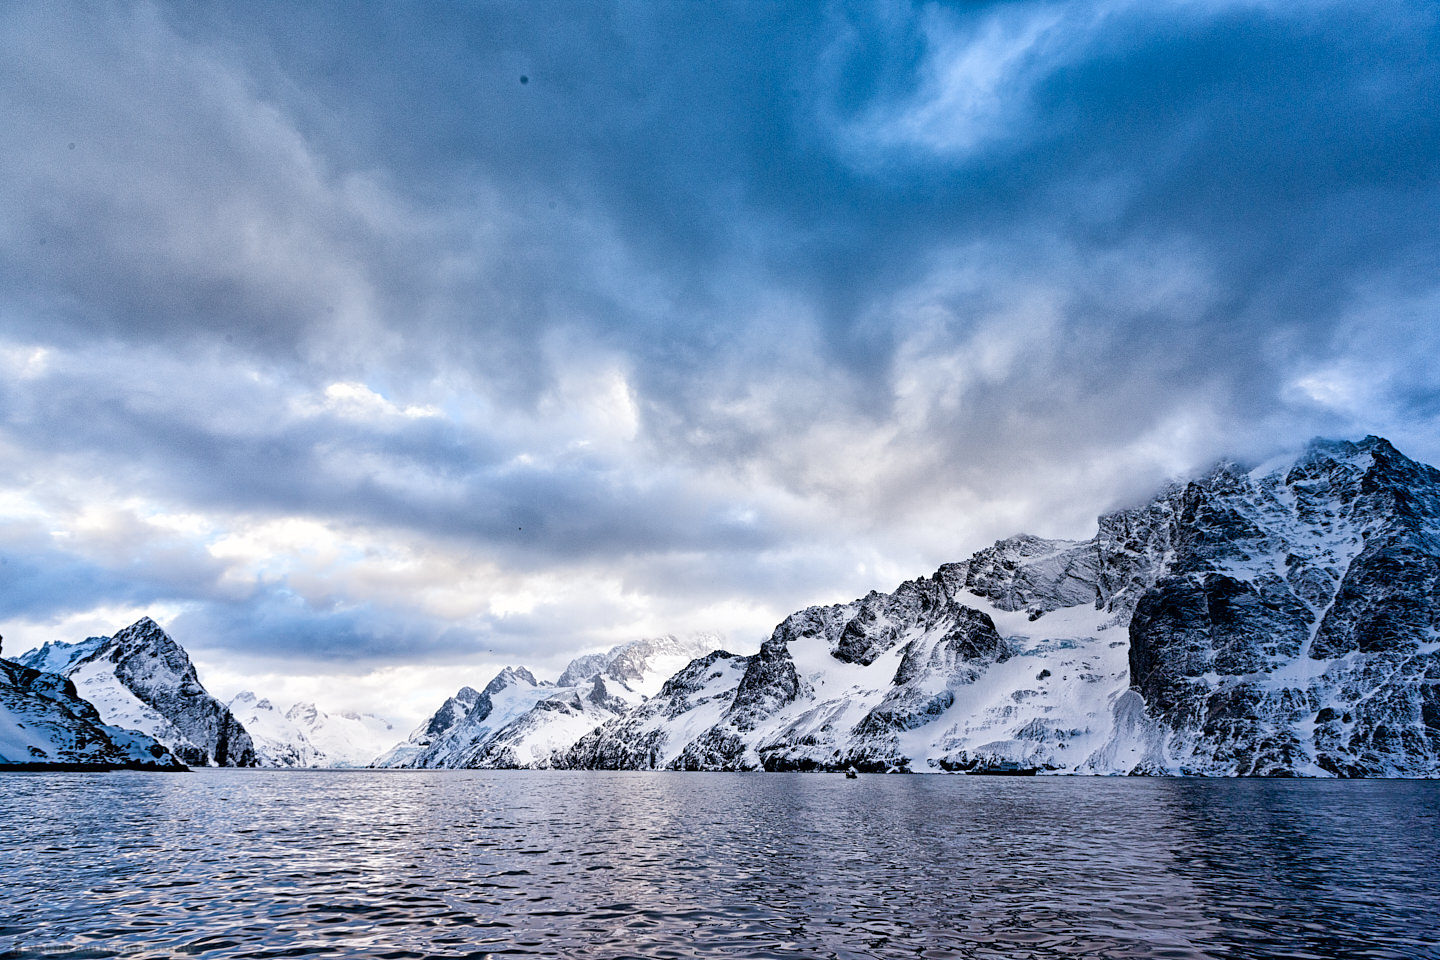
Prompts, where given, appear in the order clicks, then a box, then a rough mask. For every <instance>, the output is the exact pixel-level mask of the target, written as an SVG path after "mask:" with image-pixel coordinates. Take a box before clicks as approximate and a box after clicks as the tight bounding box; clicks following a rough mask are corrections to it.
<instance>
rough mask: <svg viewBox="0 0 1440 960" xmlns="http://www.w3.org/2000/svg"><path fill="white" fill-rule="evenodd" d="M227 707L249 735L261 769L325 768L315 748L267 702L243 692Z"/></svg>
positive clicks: (298, 729)
mask: <svg viewBox="0 0 1440 960" xmlns="http://www.w3.org/2000/svg"><path fill="white" fill-rule="evenodd" d="M226 706H228V707H229V708H230V712H231V713H233V714H234V715H235V719H237V720H239V721H240V725H241V726H243V727H244V728H245V730H246V732H248V733H249V734H250V739H251V741H253V742H254V744H255V756H256V759H257V760H258V761H259V765H260V766H262V767H315V766H324V764H322V763H320V762H319V760H320V752H319V751H318V750H316V749H315V745H314V744H312V743H311V742H310V740H309V739H308V738H307V737H306V736H305V734H304V733H303V732H302V731H301V730H300V728H299V727H298V726H296V725H295V724H294V723H293V722H291V720H290V718H289V717H287V716H285V714H284V713H283V712H281V711H280V710H279V709H278V708H277V707H276V706H275V705H274V704H273V703H271V702H270V701H269V700H268V699H266V698H263V697H259V696H256V695H255V694H254V693H252V692H251V691H249V690H243V691H241V692H240V693H238V694H236V695H235V697H234V698H233V699H232V700H231V701H230V702H229V703H228V704H226Z"/></svg>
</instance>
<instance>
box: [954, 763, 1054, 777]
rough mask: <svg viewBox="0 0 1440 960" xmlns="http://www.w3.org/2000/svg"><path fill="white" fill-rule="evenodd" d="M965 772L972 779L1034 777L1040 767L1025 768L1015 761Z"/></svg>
mask: <svg viewBox="0 0 1440 960" xmlns="http://www.w3.org/2000/svg"><path fill="white" fill-rule="evenodd" d="M965 772H966V773H968V774H970V775H971V776H972V777H974V776H980V777H1033V776H1035V774H1037V773H1039V772H1040V771H1039V768H1038V767H1027V766H1023V765H1022V764H1019V763H1017V762H1016V761H1014V760H1000V761H997V762H996V763H994V764H991V765H990V766H988V767H975V768H974V769H973V770H966V771H965Z"/></svg>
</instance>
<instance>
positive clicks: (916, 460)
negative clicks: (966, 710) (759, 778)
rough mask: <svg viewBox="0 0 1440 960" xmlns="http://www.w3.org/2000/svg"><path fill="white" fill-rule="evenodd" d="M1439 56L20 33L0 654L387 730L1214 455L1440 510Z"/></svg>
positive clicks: (498, 32) (0, 95) (152, 15)
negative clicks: (344, 711) (97, 664)
mask: <svg viewBox="0 0 1440 960" xmlns="http://www.w3.org/2000/svg"><path fill="white" fill-rule="evenodd" d="M1437 43H1440V24H1437V14H1436V11H1435V10H1434V8H1433V7H1432V6H1430V5H1428V4H1418V3H1417V4H1404V3H1396V4H1387V5H1382V6H1379V7H1377V6H1373V5H1364V4H1347V3H1317V4H1304V5H1300V6H1298V7H1297V6H1293V5H1281V4H1269V3H1260V2H1253V3H1242V2H1208V3H1195V2H1184V3H1182V2H1173V3H1161V4H1138V3H1132V2H1099V3H1094V4H1064V5H1061V4H1051V3H1023V2H1022V3H1005V4H994V5H986V4H965V5H958V6H954V7H950V6H937V5H916V6H909V5H906V4H897V3H875V4H865V3H857V4H844V5H833V6H824V7H820V6H816V5H813V4H799V5H796V6H795V7H794V8H792V9H782V8H779V7H776V6H774V5H754V4H741V5H735V6H727V5H723V4H713V5H705V6H693V5H683V6H682V5H654V4H633V5H632V4H615V5H611V4H595V5H585V6H574V5H566V6H565V7H564V14H563V16H561V15H558V13H557V8H556V7H552V6H547V5H545V4H526V5H519V4H517V5H494V6H482V7H455V8H451V7H438V8H412V7H388V6H387V7H381V8H378V9H362V8H356V7H354V6H353V5H348V4H347V5H341V4H336V5H325V4H313V5H306V6H305V7H304V8H300V9H297V8H295V7H294V6H293V5H282V4H276V5H265V4H261V5H254V4H245V5H235V6H227V5H207V6H204V7H201V8H195V7H193V6H191V5H175V6H170V5H154V4H128V3H118V4H114V5H105V6H102V7H100V8H98V10H95V9H92V10H88V11H85V12H83V13H82V12H78V11H66V10H62V9H59V8H56V7H54V6H53V5H48V4H33V5H28V4H16V5H11V6H9V7H7V8H6V9H5V11H4V12H3V13H0V52H3V55H0V115H4V116H5V117H6V127H7V135H6V136H5V137H3V138H0V461H3V462H4V463H5V464H6V465H7V469H6V470H4V471H3V472H0V561H3V562H0V621H3V622H4V623H5V629H4V632H5V633H6V634H7V636H9V637H11V638H12V639H11V640H10V641H9V644H10V645H11V646H12V647H14V646H15V645H17V644H18V645H20V646H28V645H30V643H31V642H34V643H38V642H40V641H41V640H44V639H73V638H74V637H73V636H71V634H73V632H74V631H76V630H82V629H83V630H87V631H99V630H102V629H103V630H110V629H114V628H116V627H118V626H121V625H122V624H121V623H118V622H114V620H115V618H117V617H118V618H124V617H128V616H130V615H131V614H135V615H138V614H139V613H140V612H147V611H148V612H158V613H160V614H161V615H162V616H164V617H167V618H168V622H169V624H170V625H171V627H172V628H173V629H174V630H175V632H176V633H177V635H178V636H179V639H180V640H181V642H182V643H184V644H185V645H186V646H187V647H189V648H190V649H192V650H193V651H194V652H195V653H196V655H197V658H198V659H200V660H201V662H202V665H204V666H205V667H206V669H207V670H209V671H210V675H211V676H213V677H214V678H216V682H217V683H219V684H220V685H221V686H226V685H230V686H235V687H238V686H240V685H244V683H245V680H246V679H247V677H249V678H252V679H253V678H256V677H258V678H260V679H261V680H266V681H268V682H270V683H272V684H276V685H280V686H284V687H285V689H286V690H289V691H293V692H295V693H296V694H297V695H298V694H300V693H306V692H309V693H313V692H314V691H315V690H316V689H321V688H324V687H333V686H334V684H332V683H331V681H330V679H329V678H333V677H337V676H341V675H344V676H346V677H349V678H351V681H350V682H352V683H353V684H354V685H355V686H354V689H356V690H359V691H362V692H363V694H364V696H367V697H379V696H381V695H382V692H383V688H384V686H385V684H386V683H390V684H391V686H392V688H393V689H392V693H391V694H390V696H391V697H392V700H393V702H392V703H389V704H386V703H373V702H372V703H369V704H368V706H371V707H376V706H378V707H381V708H382V710H383V709H384V708H386V707H387V706H388V707H389V708H390V711H391V712H392V713H396V714H400V715H414V714H415V713H418V712H420V711H421V710H423V709H424V708H425V706H426V703H425V700H426V698H430V697H433V696H435V695H437V694H439V695H443V693H445V692H448V691H447V690H446V689H445V688H448V687H453V686H455V685H457V684H456V683H455V680H456V679H457V678H456V676H455V671H456V670H457V669H459V670H462V671H473V675H472V674H468V673H467V676H466V677H464V678H463V679H467V680H471V681H474V680H477V679H478V680H481V681H483V679H484V676H483V674H484V672H485V671H486V670H487V669H489V668H490V667H492V666H495V665H498V664H499V663H501V662H508V661H517V660H518V661H527V662H532V663H535V664H538V665H540V666H542V667H545V666H550V667H553V666H556V665H558V664H559V663H561V662H562V661H563V660H564V658H565V657H566V656H568V655H570V654H572V653H575V652H579V651H580V650H583V649H587V648H591V647H594V646H598V645H602V644H608V643H612V642H618V641H620V640H624V639H629V638H631V637H634V636H637V635H643V634H646V633H655V632H662V631H686V630H693V629H720V630H723V631H726V632H728V633H729V635H730V637H731V643H732V645H733V646H735V647H737V648H742V649H743V648H748V647H753V646H754V645H755V644H756V643H758V641H759V639H760V638H761V637H762V636H763V635H764V633H765V632H766V631H767V630H768V628H769V627H770V626H771V625H772V624H773V622H774V621H776V620H777V619H778V618H779V617H781V616H783V615H784V614H785V613H787V612H788V611H790V610H791V609H793V608H795V607H797V606H801V605H804V604H808V603H812V602H828V601H834V600H840V599H847V598H848V597H850V596H852V595H855V594H857V593H861V592H864V591H865V590H868V589H870V588H872V587H878V588H888V587H890V586H892V585H893V583H894V581H896V580H898V579H899V578H901V577H905V576H912V575H915V574H919V573H922V572H926V571H927V570H929V569H932V568H933V567H934V566H935V565H937V564H938V563H940V562H943V561H946V560H950V559H955V558H957V557H960V556H963V555H965V554H966V553H968V552H969V551H971V550H973V549H976V548H977V547H980V546H983V545H984V544H985V543H986V542H988V541H989V540H991V539H993V538H995V537H998V536H1003V535H1008V534H1010V533H1014V532H1016V531H1019V530H1022V529H1024V530H1030V531H1033V532H1037V533H1042V534H1051V535H1067V534H1068V535H1084V534H1085V533H1086V532H1087V528H1088V526H1089V524H1090V523H1091V522H1092V520H1093V517H1094V515H1095V514H1096V513H1097V512H1099V511H1100V510H1102V509H1105V508H1108V507H1111V506H1114V505H1116V504H1120V503H1124V502H1128V501H1132V500H1134V499H1137V498H1140V497H1143V496H1144V495H1145V494H1146V493H1147V492H1148V491H1149V490H1151V489H1153V487H1155V486H1156V485H1157V484H1158V483H1160V482H1161V481H1162V480H1163V479H1164V478H1166V477H1168V476H1171V475H1174V474H1177V473H1183V472H1185V471H1188V470H1192V469H1195V468H1197V467H1198V466H1200V465H1202V464H1204V463H1205V462H1207V461H1209V460H1212V459H1214V458H1216V457H1219V456H1222V455H1230V456H1239V457H1256V458H1259V457H1263V456H1265V455H1267V454H1269V453H1272V452H1274V451H1275V450H1278V449H1280V448H1283V447H1288V446H1292V445H1294V444H1297V443H1299V442H1303V441H1304V440H1305V439H1307V438H1308V437H1309V436H1312V435H1315V434H1327V435H1356V434H1364V433H1369V432H1375V433H1383V434H1385V435H1387V436H1389V437H1390V438H1391V439H1392V440H1394V441H1395V442H1396V443H1397V444H1398V445H1400V446H1401V448H1402V449H1404V450H1406V451H1407V452H1409V453H1411V454H1412V455H1413V456H1417V457H1420V458H1422V459H1428V460H1430V461H1432V462H1433V461H1436V460H1440V439H1437V438H1440V431H1437V426H1440V393H1437V389H1436V387H1435V380H1434V377H1433V370H1434V369H1435V366H1436V360H1437V359H1440V322H1437V321H1440V285H1437V282H1436V280H1435V278H1436V277H1437V276H1440V237H1437V234H1436V231H1435V228H1434V225H1435V224H1436V223H1437V222H1440V114H1437V112H1436V111H1435V109H1434V105H1435V104H1436V103H1440V57H1437V55H1436V51H1437ZM427 670H428V671H430V672H429V673H426V672H425V671H427ZM397 671H398V672H397ZM403 671H410V672H409V673H406V674H404V679H400V673H399V672H403ZM356 696H360V694H358V693H357V694H356ZM321 699H322V700H323V699H324V696H323V695H321ZM338 705H345V704H338Z"/></svg>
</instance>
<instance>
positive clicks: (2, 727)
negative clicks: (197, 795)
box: [0, 660, 184, 770]
mask: <svg viewBox="0 0 1440 960" xmlns="http://www.w3.org/2000/svg"><path fill="white" fill-rule="evenodd" d="M17 766H23V767H39V768H44V767H51V766H64V767H68V768H81V769H97V770H106V769H113V768H117V767H128V768H138V769H153V770H183V769H184V766H183V765H182V764H181V763H180V762H179V761H178V760H176V759H175V757H174V756H173V755H172V754H171V753H170V751H168V750H166V749H165V747H163V746H162V745H160V744H159V743H157V742H156V741H155V740H154V739H152V738H151V737H148V736H146V735H145V734H143V733H140V732H139V731H135V730H125V729H122V728H120V727H115V726H111V725H108V724H106V723H105V722H104V721H103V720H102V719H101V718H100V714H99V713H98V712H97V711H96V710H95V708H94V707H93V706H92V705H90V704H89V703H87V702H86V701H84V700H82V699H81V698H80V697H79V695H78V694H77V693H76V691H75V685H74V684H73V683H71V682H70V681H69V680H67V679H66V678H65V677H62V676H60V675H59V674H55V673H49V672H42V671H39V670H33V669H31V668H29V667H26V666H22V665H21V664H19V663H14V662H12V661H9V660H0V770H3V769H5V768H6V767H12V768H13V767H17Z"/></svg>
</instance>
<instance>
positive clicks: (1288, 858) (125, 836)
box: [0, 771, 1440, 960]
mask: <svg viewBox="0 0 1440 960" xmlns="http://www.w3.org/2000/svg"><path fill="white" fill-rule="evenodd" d="M1437 868H1440V783H1434V782H1432V783H1403V782H1393V781H1392V782H1359V783H1335V782H1283V783H1281V782H1265V781H1182V780H1142V781H1135V780H1107V779H1046V778H1035V779H1029V778H1021V779H1011V778H981V777H971V778H965V777H901V776H896V777H883V776H867V777H861V778H860V779H859V780H853V781H847V780H845V779H843V778H841V777H836V776H814V775H811V776H806V775H798V774H797V775H779V774H776V775H743V774H741V775H727V774H691V775H685V774H591V773H585V774H572V773H511V772H493V773H492V772H459V771H456V772H437V773H399V772H396V773H367V772H355V773H303V772H302V773H281V772H240V771H206V772H198V773H194V774H190V775H163V774H130V773H126V774H108V775H89V776H87V775H81V774H73V775H65V774H0V956H47V955H48V956H70V957H78V956H93V957H101V956H115V955H121V956H199V957H209V956H217V957H218V956H227V957H231V956H233V957H240V956H244V957H289V956H336V957H341V956H343V957H358V956H366V957H411V956H415V957H418V956H482V957H483V956H506V955H515V954H541V955H551V956H556V955H558V956H564V957H622V956H645V957H696V956H735V957H772V956H774V957H780V956H783V957H795V956H809V957H996V958H1024V957H1074V956H1084V957H1236V958H1246V960H1254V958H1266V957H1285V958H1305V957H1336V958H1347V960H1349V958H1370V957H1396V958H1417V957H1440V947H1437V945H1436V938H1437V936H1440V934H1437V929H1440V869H1437ZM6 951H8V952H6Z"/></svg>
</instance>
